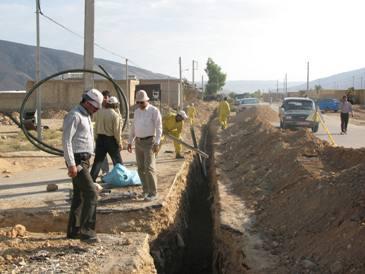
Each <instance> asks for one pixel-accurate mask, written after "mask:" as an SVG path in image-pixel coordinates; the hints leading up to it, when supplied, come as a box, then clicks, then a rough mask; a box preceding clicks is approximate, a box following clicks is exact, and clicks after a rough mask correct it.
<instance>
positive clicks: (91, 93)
mask: <svg viewBox="0 0 365 274" xmlns="http://www.w3.org/2000/svg"><path fill="white" fill-rule="evenodd" d="M83 98H84V99H85V100H86V101H89V103H90V104H92V105H93V106H94V107H95V108H97V109H100V108H101V105H102V103H103V99H104V97H103V94H102V93H101V92H100V91H98V90H97V89H95V88H92V89H90V90H88V91H87V92H86V93H85V94H84V97H83Z"/></svg>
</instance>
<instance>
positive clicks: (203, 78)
mask: <svg viewBox="0 0 365 274" xmlns="http://www.w3.org/2000/svg"><path fill="white" fill-rule="evenodd" d="M202 95H204V75H202Z"/></svg>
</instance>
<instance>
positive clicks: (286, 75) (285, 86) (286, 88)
mask: <svg viewBox="0 0 365 274" xmlns="http://www.w3.org/2000/svg"><path fill="white" fill-rule="evenodd" d="M284 92H285V96H288V74H287V73H285V78H284Z"/></svg>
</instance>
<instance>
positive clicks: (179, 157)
mask: <svg viewBox="0 0 365 274" xmlns="http://www.w3.org/2000/svg"><path fill="white" fill-rule="evenodd" d="M176 159H184V156H182V155H181V154H180V153H179V154H176Z"/></svg>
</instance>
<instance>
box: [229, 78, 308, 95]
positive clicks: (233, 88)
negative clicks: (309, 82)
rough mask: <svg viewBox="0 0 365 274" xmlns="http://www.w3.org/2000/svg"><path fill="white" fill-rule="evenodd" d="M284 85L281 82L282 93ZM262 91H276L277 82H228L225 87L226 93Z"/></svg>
mask: <svg viewBox="0 0 365 274" xmlns="http://www.w3.org/2000/svg"><path fill="white" fill-rule="evenodd" d="M302 83H303V82H288V87H291V86H297V85H300V84H302ZM282 88H283V83H282V82H279V90H280V91H282ZM258 89H260V90H261V91H263V90H264V91H268V90H269V89H270V90H272V91H276V81H272V80H267V81H264V80H236V81H226V85H225V86H224V87H223V90H224V92H226V93H229V92H235V93H244V92H254V91H256V90H258Z"/></svg>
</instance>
